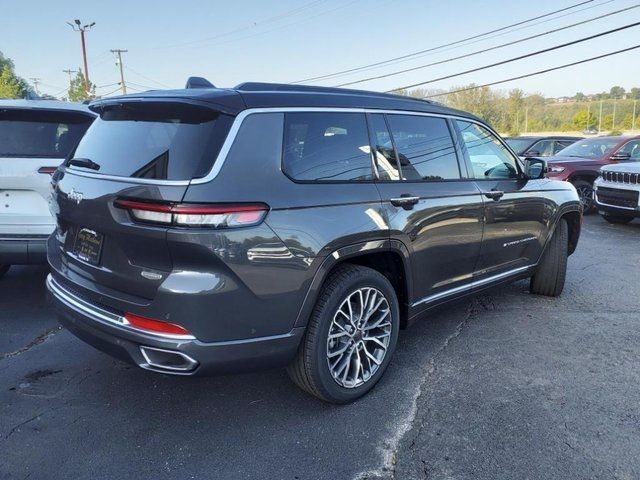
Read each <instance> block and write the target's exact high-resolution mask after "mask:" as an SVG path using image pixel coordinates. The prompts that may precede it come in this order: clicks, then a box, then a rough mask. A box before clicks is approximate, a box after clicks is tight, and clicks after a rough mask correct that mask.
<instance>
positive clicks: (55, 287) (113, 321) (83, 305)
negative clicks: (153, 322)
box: [47, 274, 196, 340]
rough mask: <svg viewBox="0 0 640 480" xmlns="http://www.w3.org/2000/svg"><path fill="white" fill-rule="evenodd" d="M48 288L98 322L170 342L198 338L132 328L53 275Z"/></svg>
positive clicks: (58, 297) (66, 303)
mask: <svg viewBox="0 0 640 480" xmlns="http://www.w3.org/2000/svg"><path fill="white" fill-rule="evenodd" d="M47 288H48V289H49V291H50V292H51V293H52V294H53V296H55V297H56V298H57V299H58V300H60V301H61V302H62V303H64V304H65V305H66V306H67V307H69V308H71V309H72V310H75V311H76V312H79V313H82V314H83V315H85V316H87V317H89V318H90V319H92V320H95V321H97V322H101V323H105V324H108V325H115V326H118V327H120V328H123V329H126V330H128V331H130V332H133V333H139V334H140V333H142V334H145V335H149V336H151V337H159V338H166V339H169V340H195V338H196V337H194V336H193V335H171V334H168V333H157V332H151V331H148V330H141V329H138V328H135V327H132V326H131V324H130V323H129V322H128V321H127V319H126V318H124V317H123V316H122V315H117V314H115V313H111V312H108V311H106V310H103V309H102V308H100V307H97V306H95V305H93V304H91V303H89V302H87V301H85V300H83V299H81V298H79V297H77V296H76V295H74V294H73V293H71V292H69V291H68V290H65V289H64V287H63V286H62V285H60V284H59V283H58V282H56V281H55V279H54V278H53V277H52V276H51V274H49V275H47Z"/></svg>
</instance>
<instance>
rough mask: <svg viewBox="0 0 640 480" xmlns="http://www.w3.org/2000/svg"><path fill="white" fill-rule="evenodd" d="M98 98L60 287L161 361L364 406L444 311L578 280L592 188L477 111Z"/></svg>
mask: <svg viewBox="0 0 640 480" xmlns="http://www.w3.org/2000/svg"><path fill="white" fill-rule="evenodd" d="M190 83H191V82H190ZM202 83H203V82H199V85H202ZM90 108H91V109H92V110H93V111H94V112H96V113H97V114H99V118H98V119H97V120H96V121H95V122H94V124H93V125H92V126H91V128H90V129H89V131H88V132H87V135H86V136H85V137H84V139H83V140H82V141H81V142H80V144H79V145H78V148H77V149H76V150H75V152H74V154H73V158H70V159H69V160H68V161H67V162H66V163H65V165H63V166H62V167H61V168H60V169H59V170H58V172H57V173H56V175H55V176H54V198H55V202H56V205H57V220H58V227H57V230H56V231H55V233H54V234H53V235H52V236H51V237H50V240H49V245H48V256H49V263H50V266H51V270H52V272H51V275H50V276H49V277H48V279H47V283H48V287H49V290H50V291H51V293H52V294H53V297H54V299H55V304H56V306H57V308H58V310H59V312H60V316H59V318H60V321H61V323H62V324H63V325H65V326H66V327H67V328H68V329H69V330H71V332H73V333H75V334H76V335H77V336H78V337H80V338H81V339H83V340H85V341H87V342H88V343H90V344H92V345H94V346H96V347H97V348H99V349H102V350H104V351H106V352H108V353H110V354H112V355H114V356H116V357H119V358H122V359H125V360H128V361H130V362H133V363H135V364H137V365H139V366H140V367H142V368H145V369H147V370H152V371H155V372H162V373H173V374H178V375H199V374H211V373H224V372H231V371H241V370H250V369H257V368H266V367H273V366H285V365H286V366H288V371H289V374H290V376H291V378H292V379H293V381H294V382H296V383H297V384H298V385H299V386H300V387H302V388H303V389H305V390H306V391H308V392H309V393H311V394H313V395H316V396H317V397H319V398H321V399H324V400H326V401H330V402H335V403H345V402H349V401H352V400H354V399H356V398H358V397H360V396H361V395H363V394H364V393H366V392H367V391H368V390H370V389H371V388H372V387H373V386H374V385H375V383H376V382H377V381H378V380H379V379H380V377H381V376H382V374H383V372H384V371H385V369H386V368H387V366H388V364H389V361H390V360H391V356H392V354H393V351H394V349H395V346H396V340H397V338H398V331H399V329H400V328H402V327H405V326H406V325H408V324H409V323H411V322H412V321H413V320H415V319H416V318H418V317H419V316H420V315H422V314H424V313H425V312H426V311H427V310H429V309H430V308H431V307H434V306H435V305H438V304H441V303H443V302H446V301H448V300H452V299H454V298H459V297H461V296H463V295H468V294H472V293H475V292H478V291H480V290H482V289H484V288H487V287H490V286H494V285H497V284H500V283H503V282H506V281H512V280H516V279H522V278H529V277H530V278H531V282H530V285H531V287H530V288H531V291H532V292H534V293H539V294H543V295H551V296H555V295H559V294H560V292H561V291H562V287H563V285H564V278H565V271H566V264H567V263H566V262H567V256H568V255H570V254H571V253H572V252H573V251H574V250H575V248H576V244H577V242H578V237H579V233H580V224H581V210H580V202H579V199H578V196H577V194H576V191H575V189H574V188H573V186H571V185H570V184H569V183H566V182H553V181H549V180H546V179H543V178H541V177H542V176H543V173H544V161H543V160H532V161H531V163H530V164H529V165H528V168H527V169H523V167H522V166H521V165H520V163H519V161H518V158H517V156H516V155H515V154H514V153H513V151H512V150H510V149H509V148H508V147H507V146H506V145H505V144H504V143H503V142H502V140H501V139H500V138H499V137H498V136H497V135H496V133H495V132H494V131H493V130H492V129H491V128H490V127H489V126H487V125H486V124H485V123H484V122H482V121H481V120H479V119H478V118H475V117H473V116H471V115H470V114H467V113H464V112H460V111H455V110H451V109H449V108H445V107H443V106H441V105H438V104H435V103H431V102H426V101H421V100H415V99H410V98H407V97H400V96H394V95H387V94H379V93H372V92H362V91H354V90H341V89H332V88H320V87H317V88H316V87H314V88H311V87H300V86H287V85H274V84H259V83H258V84H256V83H249V84H242V85H239V86H237V87H235V88H233V89H217V88H214V87H213V86H210V87H209V88H190V89H185V90H175V91H156V92H146V93H141V94H136V95H132V96H124V97H116V98H109V99H104V100H100V101H97V102H95V103H93V104H92V105H91V107H90ZM525 170H526V171H525Z"/></svg>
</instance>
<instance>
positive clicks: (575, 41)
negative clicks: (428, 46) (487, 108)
mask: <svg viewBox="0 0 640 480" xmlns="http://www.w3.org/2000/svg"><path fill="white" fill-rule="evenodd" d="M638 25H640V22H635V23H630V24H629V25H624V26H622V27H618V28H614V29H613V30H608V31H606V32H601V33H596V34H595V35H590V36H588V37H584V38H580V39H578V40H573V41H571V42H567V43H562V44H560V45H556V46H553V47H549V48H544V49H542V50H538V51H536V52H531V53H527V54H524V55H519V56H517V57H513V58H509V59H507V60H502V61H500V62H495V63H491V64H489V65H484V66H482V67H476V68H471V69H469V70H465V71H463V72H458V73H454V74H451V75H445V76H444V77H438V78H434V79H431V80H427V81H425V82H419V83H414V84H411V85H406V86H403V87H398V88H394V89H392V90H387V92H394V91H396V90H402V89H406V88H414V87H419V86H421V85H426V84H428V83H434V82H438V81H440V80H447V79H449V78H453V77H459V76H460V75H466V74H468V73H473V72H478V71H480V70H486V69H487V68H493V67H497V66H499V65H504V64H507V63H511V62H515V61H517V60H522V59H524V58H529V57H533V56H535V55H540V54H542V53H547V52H551V51H553V50H558V49H560V48H564V47H568V46H570V45H575V44H577V43H582V42H586V41H587V40H592V39H594V38H598V37H603V36H605V35H610V34H612V33H615V32H619V31H621V30H626V29H627V28H632V27H637V26H638Z"/></svg>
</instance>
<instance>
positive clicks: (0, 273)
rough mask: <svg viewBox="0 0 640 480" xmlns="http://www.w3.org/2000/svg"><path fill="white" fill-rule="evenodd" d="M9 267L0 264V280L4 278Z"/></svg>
mask: <svg viewBox="0 0 640 480" xmlns="http://www.w3.org/2000/svg"><path fill="white" fill-rule="evenodd" d="M10 268H11V265H6V264H0V278H2V277H3V276H4V274H5V273H7V272H8V271H9V269H10Z"/></svg>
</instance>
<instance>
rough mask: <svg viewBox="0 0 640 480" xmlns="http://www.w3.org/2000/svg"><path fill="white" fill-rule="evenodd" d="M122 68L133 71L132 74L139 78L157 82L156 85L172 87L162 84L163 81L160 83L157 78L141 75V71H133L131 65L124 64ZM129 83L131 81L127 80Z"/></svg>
mask: <svg viewBox="0 0 640 480" xmlns="http://www.w3.org/2000/svg"><path fill="white" fill-rule="evenodd" d="M124 69H125V70H127V71H129V72H131V73H133V74H135V75H138V76H139V77H140V78H144V79H145V80H149V81H150V82H153V83H157V84H158V85H160V86H161V87H164V88H172V87H170V86H169V85H166V84H164V83H161V82H159V81H157V80H154V79H153V78H149V77H147V76H146V75H143V74H142V73H140V72H137V71H135V70H134V69H133V68H131V67H127V66H125V67H124ZM129 83H131V82H129Z"/></svg>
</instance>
